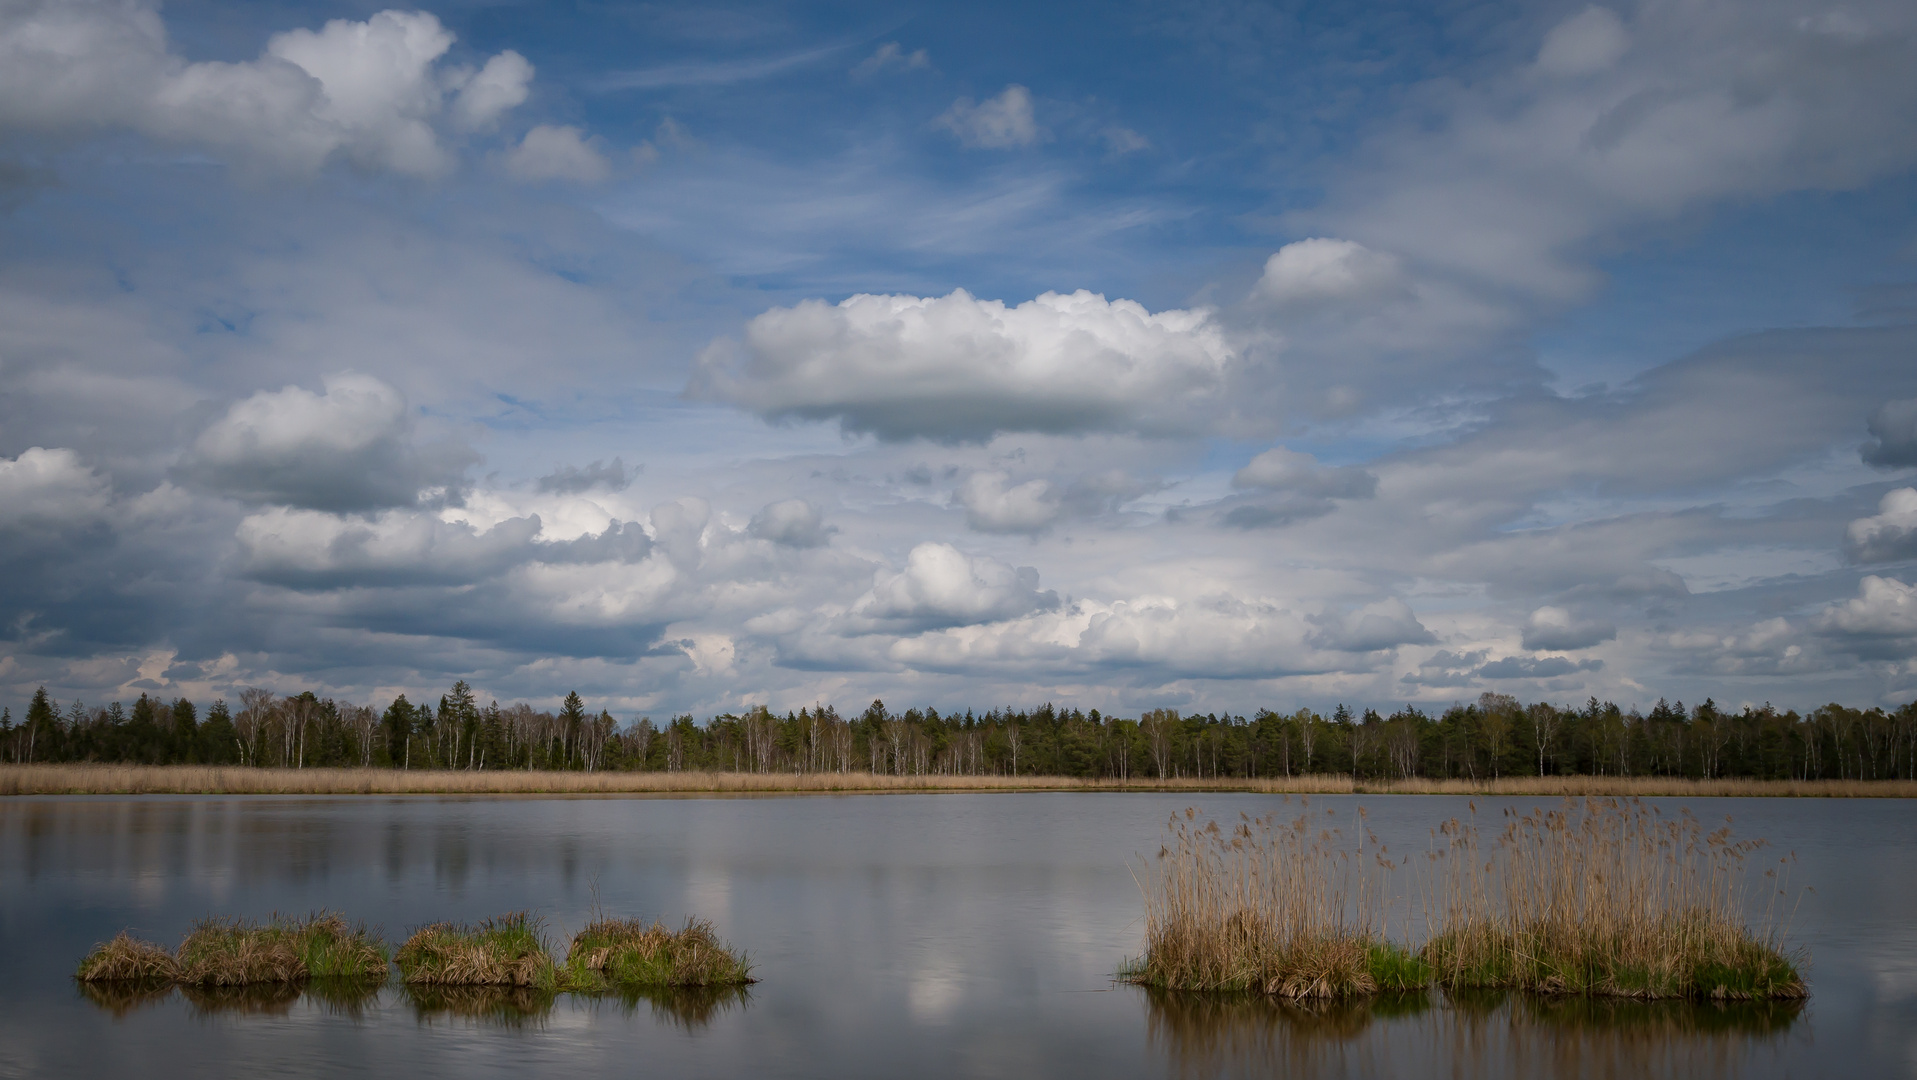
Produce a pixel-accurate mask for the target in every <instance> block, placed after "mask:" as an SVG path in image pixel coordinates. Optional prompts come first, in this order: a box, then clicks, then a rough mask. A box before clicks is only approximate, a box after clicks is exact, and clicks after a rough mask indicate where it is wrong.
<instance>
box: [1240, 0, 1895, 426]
mask: <svg viewBox="0 0 1917 1080" xmlns="http://www.w3.org/2000/svg"><path fill="white" fill-rule="evenodd" d="M1911 34H1912V25H1911V22H1910V19H1909V13H1908V11H1907V10H1904V9H1903V8H1902V7H1900V6H1899V5H1896V4H1893V3H1866V4H1865V6H1864V7H1863V8H1860V9H1847V10H1846V13H1845V14H1842V15H1837V14H1832V15H1830V16H1829V17H1824V16H1817V17H1807V16H1806V15H1805V14H1804V9H1803V8H1802V7H1801V5H1797V4H1791V3H1756V4H1724V5H1708V4H1639V5H1632V6H1630V8H1629V10H1628V13H1626V14H1623V15H1620V14H1618V13H1615V12H1612V11H1609V10H1606V9H1603V8H1596V7H1591V8H1585V9H1583V10H1581V11H1575V12H1571V13H1568V14H1567V16H1566V17H1565V18H1563V19H1562V20H1561V21H1560V22H1559V24H1558V25H1556V26H1555V27H1552V28H1549V29H1548V32H1546V33H1543V34H1542V35H1541V36H1540V41H1539V48H1538V51H1537V53H1536V54H1535V59H1534V60H1530V62H1523V63H1514V64H1510V65H1508V66H1507V67H1506V68H1505V70H1504V71H1503V72H1501V73H1499V72H1495V71H1484V70H1480V71H1478V72H1474V73H1473V74H1471V75H1468V76H1464V77H1457V76H1455V75H1454V74H1452V73H1447V74H1446V75H1444V76H1442V77H1440V78H1437V79H1433V80H1432V81H1430V82H1428V83H1425V84H1423V85H1421V86H1419V87H1418V88H1417V90H1416V91H1414V92H1412V93H1410V94H1408V95H1407V97H1406V99H1405V100H1406V101H1407V102H1409V103H1411V104H1409V105H1407V107H1406V108H1405V109H1404V111H1403V112H1402V114H1401V115H1399V116H1398V117H1396V118H1394V119H1390V120H1387V121H1385V122H1382V123H1379V124H1376V125H1375V126H1374V127H1373V128H1372V130H1371V132H1370V133H1369V135H1368V137H1367V138H1365V139H1364V140H1363V141H1362V143H1361V144H1360V145H1359V147H1358V148H1357V150H1356V151H1355V152H1354V153H1353V154H1351V155H1349V156H1348V158H1347V159H1346V160H1345V161H1344V162H1343V163H1342V165H1341V166H1340V167H1339V168H1338V169H1337V170H1336V171H1334V172H1333V173H1332V174H1331V175H1330V176H1329V178H1328V181H1327V184H1326V188H1325V191H1326V197H1325V198H1324V199H1323V200H1321V201H1319V202H1317V203H1316V204H1314V205H1312V206H1311V207H1309V208H1305V209H1300V210H1296V211H1293V212H1290V213H1288V214H1286V215H1285V216H1284V217H1283V218H1282V219H1281V222H1280V224H1281V226H1282V227H1283V228H1285V229H1287V230H1288V231H1290V232H1291V233H1292V234H1293V235H1297V236H1302V237H1307V238H1308V239H1302V240H1299V241H1298V243H1297V244H1296V245H1288V246H1287V248H1286V249H1284V250H1281V251H1280V252H1279V253H1278V254H1277V255H1276V256H1274V257H1273V261H1272V262H1271V264H1270V265H1269V267H1268V271H1267V274H1266V276H1265V278H1264V279H1262V280H1261V282H1260V285H1259V287H1258V288H1257V289H1255V290H1253V293H1254V298H1255V299H1257V300H1260V301H1263V302H1264V303H1265V305H1266V306H1267V307H1268V308H1269V310H1268V311H1267V312H1266V313H1265V314H1264V315H1263V316H1261V318H1262V319H1263V322H1262V324H1261V325H1263V326H1265V328H1266V330H1267V332H1268V333H1269V334H1270V335H1271V337H1272V341H1273V344H1272V345H1270V346H1267V347H1266V349H1265V350H1262V351H1265V352H1266V353H1267V355H1266V356H1264V357H1261V359H1267V360H1268V361H1269V362H1270V364H1271V367H1272V370H1273V372H1274V379H1275V381H1282V384H1283V386H1284V388H1285V390H1286V395H1285V397H1284V398H1283V399H1281V400H1282V401H1283V402H1284V404H1285V405H1286V406H1287V407H1289V408H1292V409H1298V410H1301V411H1305V412H1307V413H1308V414H1313V415H1322V416H1332V417H1339V416H1348V415H1352V414H1353V412H1354V411H1356V410H1360V409H1363V408H1367V407H1374V408H1375V407H1379V406H1383V405H1389V404H1407V403H1409V402H1412V401H1418V400H1427V401H1428V400H1429V398H1430V396H1431V395H1443V394H1455V393H1459V392H1461V391H1464V392H1469V393H1480V394H1485V395H1487V396H1489V395H1501V394H1504V393H1508V391H1509V388H1510V387H1511V386H1513V385H1515V384H1520V383H1531V384H1533V385H1535V384H1537V383H1539V382H1541V381H1543V379H1544V378H1545V377H1546V376H1545V375H1544V373H1543V372H1542V371H1541V370H1540V368H1539V366H1538V365H1537V363H1536V353H1535V350H1534V349H1533V348H1531V347H1530V346H1529V338H1528V334H1527V331H1528V330H1529V329H1530V328H1532V327H1535V326H1536V325H1538V323H1539V322H1540V321H1541V320H1544V319H1549V318H1552V317H1555V316H1557V315H1558V314H1560V313H1562V312H1564V311H1565V310H1567V309H1568V308H1570V307H1571V306H1573V305H1575V304H1578V303H1581V302H1584V301H1586V300H1588V299H1589V298H1590V297H1592V296H1593V295H1594V294H1595V293H1596V292H1597V291H1598V290H1599V289H1600V288H1601V287H1602V286H1603V283H1604V281H1605V280H1606V279H1605V277H1604V275H1603V274H1602V273H1601V272H1600V270H1599V268H1598V266H1597V260H1599V259H1601V258H1603V257H1604V256H1605V254H1606V253H1608V252H1612V251H1616V250H1618V247H1617V245H1619V244H1620V243H1628V242H1631V239H1632V238H1636V237H1640V236H1643V235H1644V234H1645V232H1646V231H1647V230H1650V229H1664V228H1668V227H1670V226H1671V224H1672V223H1674V222H1681V221H1684V220H1686V215H1693V214H1696V213H1698V212H1700V211H1703V210H1706V209H1708V208H1710V207H1713V206H1719V205H1725V204H1733V205H1734V204H1748V203H1752V202H1756V201H1761V200H1765V199H1769V198H1772V197H1774V196H1777V195H1780V194H1783V193H1787V192H1794V191H1806V190H1812V191H1830V190H1853V189H1857V188H1860V187H1862V186H1864V185H1867V184H1870V183H1872V182H1874V181H1877V180H1879V179H1881V178H1884V177H1889V176H1895V175H1898V174H1900V173H1901V172H1903V171H1905V170H1907V169H1909V168H1910V167H1911V165H1912V163H1913V162H1917V79H1912V78H1911V77H1910V70H1911V65H1910V42H1911V40H1912V37H1911ZM1253 306H1254V307H1256V306H1257V305H1253Z"/></svg>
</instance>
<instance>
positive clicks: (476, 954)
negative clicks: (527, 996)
mask: <svg viewBox="0 0 1917 1080" xmlns="http://www.w3.org/2000/svg"><path fill="white" fill-rule="evenodd" d="M543 929H544V927H543V924H542V923H541V922H540V920H539V919H537V918H535V917H534V916H533V915H532V914H531V913H529V912H524V911H517V912H513V913H511V914H508V915H501V916H499V917H498V918H495V919H488V920H487V921H485V922H483V923H480V924H479V925H477V926H459V925H455V924H453V923H434V924H432V925H431V926H425V927H421V928H420V929H419V930H417V931H415V932H414V933H413V936H412V937H410V938H408V939H407V940H406V943H405V944H404V945H401V946H400V947H399V954H398V956H397V957H396V958H395V959H396V960H397V961H398V963H399V977H400V979H401V980H402V981H403V982H405V983H407V984H408V985H410V986H516V987H526V988H531V989H536V990H541V991H546V992H553V991H557V990H560V989H564V987H562V986H561V976H560V973H559V968H558V965H556V964H554V963H553V958H552V954H551V953H550V952H548V951H546V944H545V941H544V940H543V937H542V934H541V931H542V930H543Z"/></svg>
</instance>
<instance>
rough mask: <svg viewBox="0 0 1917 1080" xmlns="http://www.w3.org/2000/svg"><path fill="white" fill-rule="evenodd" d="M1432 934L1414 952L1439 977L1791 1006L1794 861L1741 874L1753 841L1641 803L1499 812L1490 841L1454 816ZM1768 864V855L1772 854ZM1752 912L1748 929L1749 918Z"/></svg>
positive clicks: (1453, 982) (1756, 850)
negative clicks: (1785, 905)
mask: <svg viewBox="0 0 1917 1080" xmlns="http://www.w3.org/2000/svg"><path fill="white" fill-rule="evenodd" d="M1437 837H1438V840H1439V843H1440V844H1442V847H1440V848H1438V849H1437V850H1434V851H1433V852H1432V854H1431V855H1430V856H1429V858H1430V860H1431V862H1432V863H1434V864H1436V865H1437V869H1438V874H1437V876H1436V884H1437V888H1436V897H1435V899H1436V904H1437V908H1438V910H1437V911H1436V912H1435V915H1436V916H1437V919H1436V925H1437V926H1438V927H1439V929H1438V930H1437V932H1435V933H1434V934H1432V936H1431V938H1430V940H1429V941H1428V942H1427V943H1426V945H1425V947H1424V949H1423V956H1424V958H1425V960H1426V961H1427V962H1429V963H1430V964H1431V965H1432V967H1433V968H1434V969H1435V971H1436V972H1437V977H1438V980H1439V981H1440V982H1442V983H1443V984H1445V985H1446V986H1455V987H1513V988H1518V989H1525V990H1536V991H1543V992H1546V993H1569V994H1594V995H1605V996H1618V997H1639V998H1673V997H1688V998H1717V999H1732V1000H1749V999H1754V998H1796V997H1802V996H1804V994H1805V987H1804V982H1803V979H1802V977H1801V976H1800V975H1799V973H1798V970H1797V965H1796V963H1795V962H1794V961H1793V959H1792V958H1791V956H1790V955H1789V954H1788V953H1787V952H1786V951H1785V949H1784V946H1783V936H1784V934H1783V930H1784V927H1783V925H1782V918H1783V916H1784V912H1783V911H1782V910H1781V909H1780V908H1781V905H1780V901H1782V900H1784V899H1786V896H1787V892H1786V885H1785V881H1784V878H1785V877H1786V875H1787V872H1788V870H1789V867H1790V865H1791V861H1792V860H1791V859H1790V858H1789V857H1785V858H1782V859H1779V860H1777V862H1776V863H1775V864H1773V865H1770V866H1767V867H1766V869H1765V870H1764V882H1765V886H1766V887H1765V889H1764V892H1763V894H1762V897H1761V899H1762V900H1763V904H1762V905H1761V911H1752V910H1751V909H1752V908H1753V907H1754V906H1755V905H1753V904H1752V902H1751V901H1753V900H1754V899H1757V898H1753V897H1751V896H1749V895H1748V892H1747V885H1746V882H1747V871H1748V869H1749V867H1750V864H1751V863H1752V861H1753V860H1755V859H1758V858H1763V857H1765V852H1766V848H1767V846H1768V845H1767V844H1766V843H1765V842H1764V841H1762V840H1741V841H1740V840H1734V839H1733V838H1732V835H1731V829H1730V826H1729V824H1728V823H1727V824H1726V825H1725V826H1724V827H1723V828H1720V829H1716V830H1711V831H1706V829H1705V827H1704V825H1703V823H1701V822H1699V821H1698V820H1697V819H1696V818H1695V817H1693V816H1692V815H1691V813H1690V811H1689V810H1683V811H1680V812H1679V814H1678V815H1676V816H1675V817H1666V816H1665V815H1664V814H1663V812H1662V811H1661V810H1660V809H1658V808H1656V807H1653V806H1649V805H1647V804H1645V803H1643V802H1641V801H1638V800H1635V799H1632V800H1618V799H1587V800H1584V801H1582V802H1579V801H1576V800H1569V799H1567V800H1566V801H1565V804H1564V805H1563V807H1561V808H1559V809H1556V810H1536V811H1532V812H1530V813H1522V814H1521V813H1518V812H1516V811H1509V810H1507V811H1506V822H1505V826H1504V828H1503V829H1502V830H1501V831H1500V832H1499V833H1498V834H1497V836H1496V837H1495V839H1494V840H1493V841H1492V842H1491V843H1489V844H1487V843H1486V842H1485V840H1484V838H1483V837H1482V835H1481V834H1480V832H1479V830H1478V828H1477V827H1476V826H1475V825H1474V824H1471V823H1469V822H1463V821H1459V820H1456V819H1453V820H1451V821H1448V822H1446V823H1445V824H1444V825H1443V826H1441V827H1440V829H1439V830H1438V831H1437ZM1767 861H1768V860H1767ZM1752 915H1755V924H1754V925H1753V922H1752V921H1751V919H1750V916H1752Z"/></svg>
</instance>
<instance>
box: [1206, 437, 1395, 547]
mask: <svg viewBox="0 0 1917 1080" xmlns="http://www.w3.org/2000/svg"><path fill="white" fill-rule="evenodd" d="M1231 486H1232V487H1235V488H1240V489H1245V488H1250V489H1254V490H1258V491H1264V492H1269V493H1271V494H1273V495H1278V496H1281V498H1279V499H1276V500H1272V499H1268V498H1267V499H1263V500H1261V501H1259V502H1255V503H1249V504H1245V505H1239V506H1234V507H1231V508H1230V509H1228V510H1226V511H1225V512H1224V513H1223V514H1221V515H1220V516H1219V521H1221V522H1222V523H1224V524H1226V525H1229V526H1231V527H1233V528H1238V529H1266V528H1279V527H1282V526H1285V525H1294V524H1297V523H1299V522H1302V521H1310V520H1312V519H1313V518H1320V517H1323V516H1325V515H1326V514H1329V513H1331V512H1332V511H1333V510H1335V509H1337V503H1335V502H1334V501H1333V500H1334V499H1369V498H1371V497H1372V496H1373V495H1375V494H1376V493H1377V490H1378V478H1377V477H1376V476H1374V475H1372V474H1371V473H1369V472H1366V471H1365V470H1363V469H1360V468H1357V467H1355V466H1342V467H1331V466H1325V465H1320V464H1318V459H1317V458H1315V457H1313V456H1311V455H1310V454H1305V453H1300V452H1298V451H1296V450H1287V449H1286V448H1284V447H1282V446H1278V447H1273V448H1272V449H1270V450H1267V451H1265V452H1264V453H1262V454H1259V455H1258V456H1257V457H1254V458H1252V459H1251V461H1250V462H1249V463H1247V464H1246V465H1245V467H1244V468H1242V469H1239V470H1238V472H1237V473H1236V474H1235V475H1233V477H1232V480H1231Z"/></svg>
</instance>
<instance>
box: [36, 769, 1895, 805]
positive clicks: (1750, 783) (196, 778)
mask: <svg viewBox="0 0 1917 1080" xmlns="http://www.w3.org/2000/svg"><path fill="white" fill-rule="evenodd" d="M938 791H1184V792H1211V791H1245V792H1257V793H1264V794H1273V795H1278V794H1291V795H1349V794H1361V795H1486V796H1499V795H1507V796H1550V797H1557V796H1638V797H1646V798H1648V797H1653V796H1681V797H1689V798H1706V797H1718V796H1726V797H1739V796H1749V797H1770V798H1777V797H1802V798H1917V781H1909V780H1685V779H1670V778H1658V777H1615V776H1562V777H1556V776H1553V777H1532V776H1523V777H1505V778H1502V779H1497V780H1477V781H1472V780H1422V779H1412V780H1400V781H1389V782H1387V781H1362V782H1357V781H1353V780H1352V779H1351V778H1350V777H1348V776H1294V777H1289V778H1277V779H1249V780H1248V779H1234V778H1231V777H1221V778H1208V779H1192V778H1182V779H1181V778H1175V779H1169V780H1155V779H1149V778H1142V779H1139V778H1135V779H1131V780H1086V779H1078V778H1074V777H1060V776H885V775H875V774H872V773H739V772H677V773H656V772H592V773H582V772H531V771H519V770H511V771H508V770H500V771H482V772H468V771H461V770H432V771H425V770H422V771H417V772H415V771H407V770H398V769H260V768H251V767H245V766H231V767H220V766H207V765H0V795H163V794H179V795H622V794H652V793H657V794H674V793H683V794H709V793H719V794H752V793H821V794H828V793H851V792H938Z"/></svg>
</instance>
